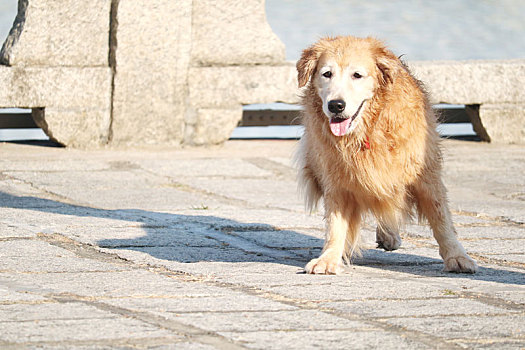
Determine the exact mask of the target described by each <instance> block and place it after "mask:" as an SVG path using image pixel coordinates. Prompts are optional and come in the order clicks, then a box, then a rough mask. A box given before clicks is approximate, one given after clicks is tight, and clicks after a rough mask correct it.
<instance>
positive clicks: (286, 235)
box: [0, 192, 525, 285]
mask: <svg viewBox="0 0 525 350" xmlns="http://www.w3.org/2000/svg"><path fill="white" fill-rule="evenodd" d="M0 208H14V209H16V208H18V209H24V210H31V211H34V212H36V215H41V213H47V214H58V215H67V216H70V217H71V219H72V220H74V218H75V217H77V218H81V217H82V218H85V217H88V218H89V217H92V218H103V219H110V220H119V221H124V222H129V223H130V224H129V226H124V228H120V231H119V232H120V234H121V235H122V231H124V235H125V234H126V232H125V231H126V230H127V229H126V227H129V229H128V230H129V231H131V230H132V229H134V230H136V229H137V228H139V229H140V230H141V231H143V232H144V235H141V236H138V237H132V238H122V237H104V238H103V239H97V240H96V244H97V245H98V246H99V247H103V248H108V249H115V250H117V249H119V250H122V249H128V250H133V251H138V252H143V253H146V254H148V255H150V256H152V257H154V258H157V259H163V260H168V261H176V262H180V263H194V262H206V261H209V262H217V261H218V262H233V263H235V262H272V263H277V264H286V265H292V266H304V265H305V264H306V263H307V262H308V261H309V260H310V259H311V258H313V257H317V256H318V255H319V253H320V251H321V248H322V244H323V241H322V240H321V239H318V238H315V237H312V236H309V235H305V234H302V233H299V232H295V231H291V230H280V229H277V228H275V227H272V226H271V225H268V224H264V223H242V222H237V221H234V220H230V219H226V218H221V217H216V216H211V215H209V216H208V215H180V214H171V213H162V212H154V211H145V210H140V209H114V210H112V209H97V208H92V207H88V206H79V205H72V204H67V203H63V202H59V201H54V200H49V199H42V198H38V197H30V196H14V195H11V194H8V193H5V192H0ZM28 218H30V216H29V215H27V216H25V217H24V216H22V218H21V220H27V219H28ZM35 221H38V220H35ZM23 224H24V225H28V224H32V223H31V222H23ZM72 225H73V224H72ZM76 225H78V223H77V224H76ZM69 230H71V229H69ZM77 230H82V228H78V229H77ZM55 233H58V234H60V233H61V232H55ZM107 233H111V230H107ZM76 236H77V237H84V239H82V240H83V241H86V239H87V238H90V234H89V233H87V232H86V233H85V234H83V233H82V232H76ZM92 238H93V237H91V239H92ZM354 264H356V265H362V266H369V267H374V268H378V269H385V270H390V271H397V272H403V273H410V274H414V275H418V276H428V277H430V276H432V277H439V276H441V277H449V278H450V277H451V276H458V277H462V278H469V279H472V280H479V281H490V282H496V283H505V284H516V285H524V284H525V273H522V272H516V271H508V270H505V269H503V268H501V269H500V268H494V267H481V268H480V270H479V272H478V273H476V274H473V275H468V274H458V275H454V274H450V273H445V272H442V271H441V269H442V261H441V260H440V259H434V258H429V257H425V256H419V255H412V254H406V253H398V252H383V251H382V250H378V249H368V250H365V251H364V254H363V257H362V258H357V259H355V261H354Z"/></svg>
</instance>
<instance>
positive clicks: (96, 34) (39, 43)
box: [0, 0, 111, 67]
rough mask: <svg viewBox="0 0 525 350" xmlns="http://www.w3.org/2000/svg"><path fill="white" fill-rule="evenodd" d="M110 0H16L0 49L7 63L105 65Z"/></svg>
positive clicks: (106, 60)
mask: <svg viewBox="0 0 525 350" xmlns="http://www.w3.org/2000/svg"><path fill="white" fill-rule="evenodd" d="M110 4H111V0H97V1H77V0H63V1H46V0H19V2H18V15H17V17H16V19H15V23H14V26H13V29H11V32H10V34H9V36H8V38H7V40H6V41H5V43H4V46H3V47H2V51H1V52H0V63H1V64H6V65H10V66H25V67H27V66H47V67H49V66H78V67H90V66H107V65H108V31H109V9H110Z"/></svg>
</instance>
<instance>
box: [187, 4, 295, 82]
mask: <svg viewBox="0 0 525 350" xmlns="http://www.w3.org/2000/svg"><path fill="white" fill-rule="evenodd" d="M192 36H193V38H192V40H193V46H192V64H194V65H202V66H212V65H221V66H224V65H253V64H273V63H281V62H283V61H284V57H285V53H284V44H283V43H282V42H281V41H280V40H279V38H278V37H277V36H276V35H275V33H274V32H273V31H272V29H271V28H270V25H269V24H268V22H267V21H266V14H265V9H264V0H245V1H237V0H226V1H225V0H223V1H220V2H215V1H209V0H197V1H193V33H192ZM190 79H191V76H190Z"/></svg>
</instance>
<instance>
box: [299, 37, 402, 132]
mask: <svg viewBox="0 0 525 350" xmlns="http://www.w3.org/2000/svg"><path fill="white" fill-rule="evenodd" d="M400 68H401V63H400V61H399V59H398V58H397V57H396V56H395V55H394V54H393V53H392V52H390V51H388V50H387V49H386V48H385V47H384V46H383V45H382V44H381V42H379V41H378V40H375V39H372V38H364V39H362V38H355V37H351V36H347V37H336V38H325V39H321V40H319V41H318V42H317V43H316V44H314V45H313V46H311V47H309V48H307V49H306V50H304V51H303V53H302V56H301V58H300V59H299V61H297V71H298V82H299V87H303V86H305V85H306V84H308V82H310V84H311V87H312V88H314V89H315V91H316V93H317V95H319V97H320V99H321V100H322V104H323V112H324V114H325V115H326V117H327V119H328V122H329V123H330V129H331V130H332V133H333V134H334V135H336V136H344V135H348V134H350V133H352V132H353V131H354V130H355V129H356V127H357V125H358V124H359V123H360V120H361V116H362V115H363V113H364V111H365V110H366V108H367V107H368V104H369V103H370V101H371V100H372V99H373V97H374V95H376V93H377V91H378V89H380V88H386V87H387V85H388V84H391V83H393V82H394V80H395V76H396V74H397V73H398V71H399V69H400Z"/></svg>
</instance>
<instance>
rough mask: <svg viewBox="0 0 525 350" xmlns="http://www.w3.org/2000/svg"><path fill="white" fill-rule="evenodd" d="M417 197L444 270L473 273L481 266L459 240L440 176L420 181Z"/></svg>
mask: <svg viewBox="0 0 525 350" xmlns="http://www.w3.org/2000/svg"><path fill="white" fill-rule="evenodd" d="M414 196H415V199H416V202H417V208H418V212H419V214H420V215H423V216H424V217H426V218H427V220H428V222H429V224H430V227H432V231H433V233H434V238H435V239H436V241H437V242H438V245H439V254H440V255H441V257H442V258H443V261H444V262H445V268H444V270H445V271H449V272H464V273H474V272H476V271H477V268H478V266H477V265H476V262H475V261H474V260H472V258H471V257H469V256H468V255H467V252H466V251H465V249H464V248H463V246H462V245H461V243H459V241H458V239H457V237H456V230H455V229H454V226H453V224H452V215H451V213H450V210H449V208H448V203H447V196H446V190H445V186H444V185H443V182H442V181H441V179H440V178H435V179H434V181H432V182H428V181H425V182H423V181H421V182H419V183H418V184H416V185H415V186H414Z"/></svg>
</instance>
